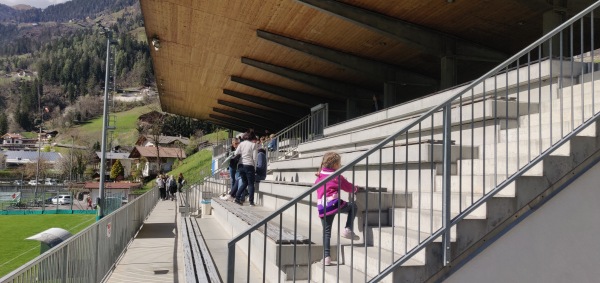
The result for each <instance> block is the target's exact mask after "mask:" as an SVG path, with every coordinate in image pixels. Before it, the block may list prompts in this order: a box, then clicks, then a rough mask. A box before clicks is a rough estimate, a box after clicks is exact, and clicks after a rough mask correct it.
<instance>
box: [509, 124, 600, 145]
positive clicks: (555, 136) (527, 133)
mask: <svg viewBox="0 0 600 283" xmlns="http://www.w3.org/2000/svg"><path fill="white" fill-rule="evenodd" d="M561 126H562V133H561ZM577 126H579V125H575V128H576V127H577ZM573 129H574V128H573V127H572V125H571V123H570V122H564V123H553V124H552V125H549V124H543V125H542V127H541V128H540V127H532V128H526V127H521V128H518V129H508V130H505V131H500V141H503V142H512V141H518V140H521V139H526V138H527V137H532V138H538V139H539V136H540V135H541V136H542V138H552V141H554V142H555V141H557V140H559V139H560V138H561V137H562V136H564V135H566V134H568V133H570V132H571V131H572V130H573ZM596 135H597V133H596V126H595V123H592V125H590V126H589V127H587V128H585V129H583V130H582V131H581V132H579V133H578V134H577V136H580V137H595V136H596Z"/></svg>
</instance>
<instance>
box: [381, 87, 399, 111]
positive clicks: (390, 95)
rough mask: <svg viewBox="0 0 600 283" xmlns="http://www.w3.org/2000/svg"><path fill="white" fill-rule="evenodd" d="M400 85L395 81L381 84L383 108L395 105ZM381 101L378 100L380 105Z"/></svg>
mask: <svg viewBox="0 0 600 283" xmlns="http://www.w3.org/2000/svg"><path fill="white" fill-rule="evenodd" d="M401 88H402V85H399V84H397V83H384V84H383V105H382V106H383V108H384V109H385V108H389V107H392V106H394V105H396V104H397V103H398V101H399V99H398V96H399V95H401ZM381 104H382V103H381V102H380V105H381Z"/></svg>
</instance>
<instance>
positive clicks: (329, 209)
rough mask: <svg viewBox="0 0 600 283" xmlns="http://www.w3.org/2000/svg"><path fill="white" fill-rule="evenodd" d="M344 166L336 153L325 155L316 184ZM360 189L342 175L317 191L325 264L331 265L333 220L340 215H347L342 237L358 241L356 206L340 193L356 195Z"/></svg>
mask: <svg viewBox="0 0 600 283" xmlns="http://www.w3.org/2000/svg"><path fill="white" fill-rule="evenodd" d="M341 166H342V158H341V157H340V155H339V154H337V153H335V152H327V153H325V155H323V161H322V162H321V172H319V176H318V177H317V180H316V181H315V184H316V183H318V182H320V181H321V180H323V179H325V178H327V177H329V176H330V175H331V174H333V173H334V172H335V171H336V170H337V169H340V167H341ZM357 189H358V187H355V186H353V185H352V184H351V183H350V182H348V180H346V178H344V177H343V176H342V175H340V176H339V177H335V178H333V179H331V180H329V181H328V182H327V183H325V185H323V186H319V188H318V189H317V209H318V211H319V217H320V218H321V224H322V225H323V264H324V265H330V264H331V257H330V249H331V248H330V240H331V226H332V224H333V219H334V218H335V215H336V214H338V213H347V214H348V218H346V226H345V229H344V231H343V232H341V234H340V236H342V237H343V238H346V239H354V240H358V239H359V237H358V235H356V234H354V232H353V231H352V227H353V223H354V216H355V215H356V204H355V203H354V202H345V201H343V200H342V199H340V196H339V194H338V191H346V192H348V193H356V191H357Z"/></svg>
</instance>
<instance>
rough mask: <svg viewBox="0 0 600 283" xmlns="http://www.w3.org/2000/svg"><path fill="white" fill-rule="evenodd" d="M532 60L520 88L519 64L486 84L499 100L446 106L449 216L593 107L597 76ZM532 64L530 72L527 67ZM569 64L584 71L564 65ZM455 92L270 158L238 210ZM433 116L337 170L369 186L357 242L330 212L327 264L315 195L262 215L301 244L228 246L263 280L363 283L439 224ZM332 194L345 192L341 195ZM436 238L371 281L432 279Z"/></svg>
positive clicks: (511, 209)
mask: <svg viewBox="0 0 600 283" xmlns="http://www.w3.org/2000/svg"><path fill="white" fill-rule="evenodd" d="M539 64H540V65H541V68H539V70H540V71H541V72H540V73H539V74H537V80H536V79H535V78H534V77H533V76H531V79H532V81H533V82H535V85H536V87H534V88H529V89H527V88H526V89H527V90H523V86H521V85H519V83H518V82H517V81H516V79H515V78H516V77H517V74H518V76H520V77H521V78H523V77H526V75H525V73H524V72H526V71H527V70H526V68H519V69H515V70H512V71H509V72H508V74H502V78H503V79H502V80H501V81H502V82H501V83H502V84H504V85H497V87H498V88H499V89H500V90H502V91H503V92H505V93H506V94H507V95H508V97H503V98H502V99H497V98H491V97H490V96H489V94H491V93H493V92H494V91H493V90H489V89H487V90H486V89H483V88H475V90H474V92H473V96H472V98H470V99H465V100H463V101H461V102H460V103H457V104H455V105H454V107H453V109H452V114H451V115H452V121H453V122H452V129H451V130H452V134H451V135H452V138H451V139H452V140H453V141H454V144H453V145H452V147H451V151H452V152H451V173H452V176H451V179H450V186H451V204H450V208H451V215H452V216H455V215H458V214H459V213H460V212H463V211H464V210H465V209H467V207H469V206H470V205H471V204H473V203H474V202H476V201H477V200H479V199H480V198H481V197H483V196H484V195H485V194H487V193H489V192H490V191H491V190H492V189H494V188H495V187H496V186H497V185H498V184H500V183H502V182H503V181H504V180H506V179H507V176H510V175H511V174H513V173H514V172H516V171H517V170H519V169H520V168H523V166H526V165H527V164H528V162H530V161H531V160H532V159H534V158H535V157H537V156H538V155H539V154H540V153H541V152H543V151H545V150H546V149H547V148H548V147H549V146H550V145H551V144H553V143H554V142H556V141H557V140H559V139H560V138H561V137H562V136H564V135H566V134H567V133H569V132H570V131H571V130H572V129H574V128H576V127H577V126H579V125H580V124H581V122H582V120H585V119H587V118H589V117H590V116H591V115H592V114H593V112H592V110H594V111H595V112H597V111H598V110H600V97H597V98H596V99H594V100H593V102H594V103H592V97H593V96H594V93H592V92H591V89H592V87H591V86H592V84H594V89H595V90H596V92H598V91H600V83H599V81H595V82H589V81H588V82H585V83H582V84H579V83H578V81H582V80H583V79H581V78H582V76H585V77H586V78H587V77H589V76H587V75H586V74H581V73H579V72H577V71H574V72H570V70H563V72H561V73H560V74H562V75H563V78H560V77H558V74H559V73H558V72H553V73H550V72H549V71H548V70H549V68H550V67H549V66H550V65H552V66H553V68H554V70H556V69H557V68H558V66H560V62H559V61H557V60H546V61H542V62H540V63H539ZM576 64H580V63H576ZM532 69H536V70H538V66H537V65H536V67H535V68H532ZM581 69H584V68H581V67H576V68H575V69H574V70H581ZM567 71H568V72H567ZM505 76H506V77H508V78H510V79H508V80H507V81H508V82H509V83H508V84H505V82H504V77H505ZM571 77H573V78H575V79H573V80H571V79H570V78H571ZM598 77H600V76H595V78H598ZM488 80H489V82H488V85H492V83H491V82H492V81H493V80H494V79H493V78H491V79H488ZM532 85H533V84H532ZM540 85H541V86H540ZM559 85H562V86H563V87H562V88H559V87H558V86H559ZM582 87H583V91H582ZM460 90H461V88H457V89H452V90H447V91H445V92H442V93H438V94H435V95H432V96H430V97H425V98H423V99H420V100H417V101H413V102H410V103H407V104H403V105H399V106H396V107H393V108H391V109H386V110H384V111H381V112H377V113H373V114H371V115H367V116H365V117H360V118H357V119H354V120H351V121H348V122H345V123H343V124H339V125H332V126H330V127H328V128H326V129H325V137H324V138H322V139H319V140H315V141H311V142H307V143H303V144H300V145H299V146H298V154H299V157H298V158H295V159H289V160H280V161H276V162H272V163H270V165H269V170H270V172H271V174H270V175H269V176H268V177H267V180H266V181H263V182H261V184H260V186H259V187H258V189H257V195H256V197H255V199H256V203H257V204H258V205H257V206H256V207H244V209H247V210H248V212H249V213H258V214H261V215H264V216H266V215H269V214H270V213H271V212H273V211H275V210H276V209H278V208H280V207H282V206H283V205H285V204H286V203H288V202H289V201H290V200H292V199H294V198H295V197H296V196H298V195H300V194H302V193H304V192H306V191H307V190H309V189H310V188H311V184H312V183H313V182H314V179H315V176H314V173H315V172H316V171H317V170H318V168H319V165H320V163H321V159H322V156H323V154H324V153H325V152H328V151H336V152H338V153H340V154H341V156H342V163H343V164H344V162H350V161H352V160H354V159H355V158H357V157H358V156H360V155H362V154H363V153H364V152H365V151H366V150H368V149H369V148H372V147H373V146H374V145H376V144H377V143H379V142H380V141H382V140H383V139H384V138H387V137H388V136H390V135H391V134H393V133H394V132H396V131H397V130H398V129H401V128H402V127H404V126H405V125H408V124H409V123H411V122H412V121H414V119H416V118H417V117H418V116H419V114H420V113H422V112H424V111H426V110H427V109H429V108H430V107H431V106H434V105H436V104H438V103H439V102H440V101H443V100H446V99H447V98H448V97H450V96H452V95H453V94H455V93H456V92H458V91H460ZM538 93H543V97H544V99H542V100H539V99H538V97H540V96H538ZM571 93H572V94H573V95H571ZM469 97H470V96H469ZM592 108H594V109H592ZM561 109H562V110H561ZM560 113H562V114H560ZM582 113H583V115H582ZM582 117H583V118H582ZM441 118H442V117H441V115H434V116H433V118H432V119H426V120H425V121H423V122H422V123H421V125H422V126H421V127H418V128H415V130H411V131H409V134H408V135H407V136H403V137H401V138H399V139H397V140H396V141H394V143H388V144H386V145H385V146H384V147H382V149H381V150H378V151H376V152H375V153H373V154H371V155H370V156H369V158H368V159H363V160H361V161H359V162H358V163H357V164H356V165H355V166H354V167H353V170H350V171H346V172H344V173H343V174H342V175H344V176H345V177H346V178H347V179H348V180H349V181H351V182H353V183H354V184H356V185H359V186H362V187H367V188H370V189H369V190H365V191H362V192H360V193H358V194H357V196H356V202H357V204H358V207H359V213H358V217H357V221H355V222H354V230H355V231H357V233H358V234H359V235H360V236H361V237H360V240H358V241H354V242H352V241H350V240H346V239H338V236H337V235H338V231H337V223H338V222H337V221H338V219H339V218H341V220H340V221H341V224H340V225H341V226H340V227H342V229H343V223H344V221H345V219H346V218H345V217H346V216H345V215H342V216H341V217H336V221H335V222H334V229H333V230H334V231H332V238H331V240H332V243H331V254H332V259H333V261H334V262H333V264H332V265H331V266H323V264H322V263H321V262H320V260H321V258H322V227H321V223H320V220H319V218H318V215H317V213H316V208H315V207H316V200H315V198H316V196H315V195H316V194H315V193H312V198H311V197H310V196H307V197H306V198H303V199H302V200H301V201H299V202H297V203H296V205H294V206H293V207H292V209H287V210H286V211H284V212H283V214H282V216H281V217H276V218H275V219H274V220H273V221H275V222H277V223H279V221H280V222H281V225H282V226H284V227H286V228H288V229H291V230H294V231H297V233H298V234H301V235H303V236H305V237H308V238H310V239H311V243H310V244H302V245H300V244H298V245H282V244H278V243H276V242H275V241H272V240H271V239H268V238H265V237H264V235H263V234H262V233H261V232H259V231H255V232H253V233H252V234H251V235H252V236H251V240H250V241H249V243H248V241H247V240H242V241H240V242H238V244H237V247H238V249H241V250H242V251H243V252H245V253H246V254H248V248H250V252H249V253H250V255H249V258H250V262H251V264H252V265H254V266H256V267H258V269H265V274H266V275H265V278H267V281H269V282H277V281H278V280H281V281H282V282H286V281H288V280H289V281H301V282H303V281H312V282H323V281H324V282H338V281H339V282H365V281H367V280H369V279H371V278H373V277H375V276H377V275H378V274H380V273H381V272H382V270H384V269H386V268H388V267H389V266H391V265H392V264H393V263H394V262H395V261H396V260H398V259H400V258H401V257H402V256H404V255H405V254H406V253H407V252H409V251H411V250H412V249H413V248H415V247H417V246H418V245H419V244H420V243H422V242H423V241H425V240H427V238H428V237H430V236H431V235H432V234H433V233H435V232H436V231H437V230H438V229H440V228H441V227H442V217H441V215H442V212H441V210H442V201H443V199H442V181H443V179H442V169H443V164H442V163H441V162H442V161H443V156H442V153H443V152H442V145H441V144H439V143H438V142H437V141H438V140H441V139H442V138H443V136H442V129H441V125H442V120H441ZM417 129H418V130H417ZM599 133H600V132H599V131H598V126H597V125H596V124H593V125H592V126H590V127H588V128H587V129H585V130H584V131H582V132H580V133H579V134H578V135H577V136H576V137H574V138H572V139H571V140H569V141H568V142H566V143H564V144H563V145H562V146H561V147H560V148H559V149H557V150H556V151H554V152H553V153H552V154H550V155H549V156H547V157H546V158H544V159H543V160H542V162H540V163H538V164H537V165H535V166H533V167H531V168H530V169H529V170H528V171H527V172H525V173H524V174H522V175H521V176H520V177H518V178H516V179H514V181H512V182H510V183H509V184H506V186H505V187H504V189H503V190H501V191H500V192H498V193H497V194H496V195H495V196H494V197H493V198H491V199H490V200H489V201H487V202H486V203H485V204H483V205H482V206H480V207H479V208H478V209H476V210H474V211H472V212H471V213H470V214H469V215H467V216H466V217H465V218H464V220H463V221H461V222H459V223H458V224H457V225H456V226H454V227H453V228H452V230H451V241H452V245H451V248H452V257H453V258H457V257H459V256H461V257H464V256H465V253H470V252H472V250H471V249H470V247H471V246H472V245H473V244H475V243H477V242H478V241H480V240H481V239H482V238H483V237H485V236H486V235H489V233H490V232H492V231H494V230H495V229H498V227H500V226H501V225H502V223H503V222H504V221H506V220H507V219H508V218H510V217H513V216H514V215H515V213H516V212H517V211H518V210H519V209H520V208H521V207H523V206H524V205H526V204H527V203H529V202H530V201H531V200H532V199H534V198H535V197H537V196H538V195H539V194H540V193H542V192H544V191H545V190H546V189H548V188H549V187H550V186H552V184H554V183H555V182H556V181H557V180H559V179H560V178H561V177H563V176H564V175H565V174H567V173H569V172H571V170H573V168H575V167H576V166H577V165H578V164H579V163H581V162H582V161H583V160H584V159H585V158H587V157H588V156H590V155H591V154H592V153H594V152H596V151H597V150H598V148H599V145H600V143H599V141H598V137H599ZM342 198H343V199H348V196H347V194H345V193H344V194H343V197H342ZM213 208H214V211H213V213H214V215H215V217H216V218H218V219H219V223H221V225H222V226H223V228H225V229H226V230H228V231H231V234H232V235H237V234H239V233H241V232H243V231H245V230H246V229H248V227H249V224H248V223H243V222H241V221H240V220H239V219H236V217H234V216H232V215H231V214H230V213H228V212H227V208H226V207H225V206H221V205H219V204H216V205H213ZM440 241H441V239H440V238H438V239H434V240H433V241H432V242H431V243H430V244H429V245H427V246H426V247H425V248H424V249H423V250H421V251H420V252H419V253H417V254H416V255H415V256H414V257H412V258H411V259H409V260H407V261H406V262H405V263H404V264H403V265H402V266H401V267H399V268H397V269H395V270H394V271H393V272H392V273H391V274H390V275H389V276H387V277H386V278H384V279H383V282H425V281H427V280H432V279H431V278H443V276H444V275H443V272H447V270H446V271H444V270H445V269H443V264H442V256H441V253H442V245H441V243H440ZM265 247H266V249H265ZM294 256H295V257H294ZM440 270H442V271H440ZM309 277H310V278H309Z"/></svg>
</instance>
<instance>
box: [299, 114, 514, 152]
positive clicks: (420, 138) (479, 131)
mask: <svg viewBox="0 0 600 283" xmlns="http://www.w3.org/2000/svg"><path fill="white" fill-rule="evenodd" d="M517 126H518V122H517V120H516V119H510V120H504V119H496V120H493V119H492V120H484V121H478V122H475V123H470V122H465V123H463V124H460V125H454V126H452V128H451V132H452V133H451V136H452V138H451V139H452V140H453V141H454V142H455V143H456V144H457V145H458V144H461V145H463V146H469V145H471V144H475V145H477V144H480V143H482V141H485V140H488V141H489V140H492V139H493V138H494V136H496V135H497V133H498V131H499V130H501V129H505V128H515V127H517ZM420 133H421V134H420V135H415V134H413V135H410V137H409V138H408V140H406V139H405V138H400V139H397V140H396V141H395V145H396V146H403V145H405V144H417V143H422V144H423V143H426V142H427V141H428V140H435V141H440V140H443V138H444V136H443V132H442V131H441V130H440V129H434V131H433V132H432V131H430V130H429V129H428V128H427V127H425V128H423V129H422V131H421V132H420ZM382 139H383V138H382ZM382 139H375V140H370V141H365V142H358V143H344V144H338V145H335V147H333V146H332V144H324V146H325V147H324V148H311V149H310V150H304V151H302V152H300V155H299V157H300V158H305V157H315V156H319V157H322V156H323V154H324V153H325V152H327V151H335V152H337V153H346V152H353V151H357V152H358V151H366V150H368V149H371V148H372V147H373V146H375V145H376V144H377V143H379V142H380V141H381V140H382ZM392 145H393V143H392V142H390V143H388V144H386V145H385V146H384V147H391V146H392Z"/></svg>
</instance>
